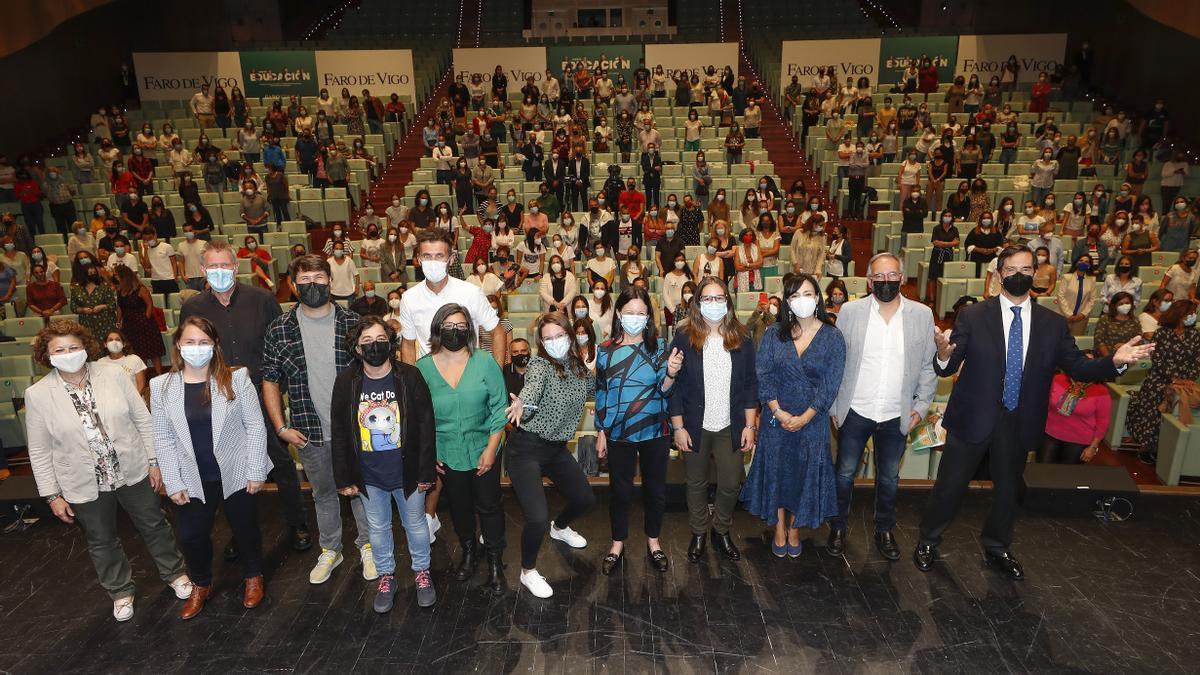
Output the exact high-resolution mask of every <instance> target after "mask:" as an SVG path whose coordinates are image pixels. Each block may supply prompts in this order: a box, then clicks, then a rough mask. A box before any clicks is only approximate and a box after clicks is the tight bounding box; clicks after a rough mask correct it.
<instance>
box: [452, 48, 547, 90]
mask: <svg viewBox="0 0 1200 675" xmlns="http://www.w3.org/2000/svg"><path fill="white" fill-rule="evenodd" d="M496 66H500V67H501V68H502V69H503V70H504V74H505V75H506V76H507V77H508V90H509V91H510V92H513V91H520V90H521V87H523V86H525V78H526V77H528V76H530V75H532V76H533V79H534V81H535V82H541V81H542V80H544V79H545V78H546V48H545V47H502V48H496V49H455V50H454V74H455V75H456V76H457V75H462V76H463V81H464V82H469V81H470V79H471V75H473V74H475V73H479V74H480V75H482V76H483V81H484V82H485V83H487V82H491V81H492V74H493V73H495V72H496Z"/></svg>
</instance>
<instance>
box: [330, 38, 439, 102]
mask: <svg viewBox="0 0 1200 675" xmlns="http://www.w3.org/2000/svg"><path fill="white" fill-rule="evenodd" d="M316 56H317V74H318V81H317V85H318V89H328V90H329V94H330V95H331V96H338V95H339V93H340V92H341V91H342V87H345V88H347V89H349V90H350V93H351V94H353V95H355V96H360V95H361V94H362V90H363V89H369V90H371V95H372V96H378V97H379V98H381V99H383V100H384V101H387V100H388V97H389V96H391V95H392V94H400V95H401V96H408V97H410V99H412V100H415V98H416V91H417V90H416V87H415V85H414V83H413V59H412V50H411V49H355V50H345V51H319V52H316Z"/></svg>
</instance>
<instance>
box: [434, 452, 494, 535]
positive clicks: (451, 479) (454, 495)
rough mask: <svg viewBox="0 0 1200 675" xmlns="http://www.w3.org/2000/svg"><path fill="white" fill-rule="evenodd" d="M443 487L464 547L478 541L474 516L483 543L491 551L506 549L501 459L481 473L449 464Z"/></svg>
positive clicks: (457, 532) (443, 478) (456, 530)
mask: <svg viewBox="0 0 1200 675" xmlns="http://www.w3.org/2000/svg"><path fill="white" fill-rule="evenodd" d="M442 490H443V492H444V493H445V495H446V498H447V499H449V500H450V517H451V518H452V519H453V520H454V532H455V533H456V534H457V535H458V540H459V542H460V543H462V545H463V548H467V546H468V545H474V543H475V519H476V517H478V518H479V529H480V530H482V531H483V546H484V548H486V549H487V550H488V551H494V552H497V553H499V552H500V551H503V550H504V509H503V507H501V506H500V462H499V461H497V462H496V463H495V464H493V465H492V468H491V470H490V471H488V472H487V473H485V474H483V475H482V476H476V475H475V470H474V469H471V470H469V471H455V470H454V469H450V468H447V469H446V473H445V474H443V475H442Z"/></svg>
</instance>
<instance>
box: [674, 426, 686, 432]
mask: <svg viewBox="0 0 1200 675" xmlns="http://www.w3.org/2000/svg"><path fill="white" fill-rule="evenodd" d="M671 431H672V432H675V431H683V427H676V426H672V427H671Z"/></svg>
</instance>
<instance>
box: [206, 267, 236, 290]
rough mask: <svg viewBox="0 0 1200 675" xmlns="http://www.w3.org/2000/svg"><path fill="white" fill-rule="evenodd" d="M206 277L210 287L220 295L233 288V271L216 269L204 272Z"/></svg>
mask: <svg viewBox="0 0 1200 675" xmlns="http://www.w3.org/2000/svg"><path fill="white" fill-rule="evenodd" d="M204 277H205V278H206V279H208V285H209V286H211V287H212V289H213V290H214V291H216V292H218V293H224V292H225V291H227V290H229V289H231V288H233V270H227V269H222V268H218V267H214V268H213V269H210V270H204Z"/></svg>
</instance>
